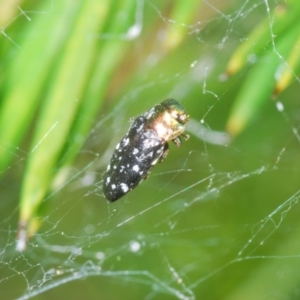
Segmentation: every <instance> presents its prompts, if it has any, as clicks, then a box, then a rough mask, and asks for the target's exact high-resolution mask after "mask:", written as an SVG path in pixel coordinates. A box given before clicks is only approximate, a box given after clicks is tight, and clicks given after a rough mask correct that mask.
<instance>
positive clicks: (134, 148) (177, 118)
mask: <svg viewBox="0 0 300 300" xmlns="http://www.w3.org/2000/svg"><path fill="white" fill-rule="evenodd" d="M188 120H189V115H188V114H187V112H186V110H185V109H184V107H183V106H182V105H181V104H180V103H179V102H178V101H177V100H175V99H167V100H164V101H163V102H161V103H160V104H157V105H155V106H154V107H152V108H151V109H149V110H148V111H146V112H145V113H143V114H142V115H140V116H139V117H137V118H135V119H134V120H133V122H132V125H131V126H130V128H129V130H128V132H127V133H126V134H125V136H124V137H123V138H122V139H121V141H120V142H119V143H118V144H117V146H116V148H115V150H114V153H113V155H112V157H111V160H110V163H109V165H108V166H107V169H106V172H105V174H104V177H103V193H104V196H105V197H106V199H107V200H109V201H112V202H113V201H116V200H118V199H119V198H121V197H122V196H124V195H125V194H127V193H128V192H129V191H131V190H133V189H134V188H135V187H137V186H138V185H139V183H140V182H141V181H143V180H144V179H146V178H147V177H148V175H149V173H150V171H151V168H152V167H153V166H154V165H155V164H156V163H157V162H161V161H163V160H164V159H165V158H166V156H167V154H168V151H169V145H168V141H170V140H171V141H173V142H174V143H175V145H176V146H177V147H180V146H181V138H180V137H183V138H184V139H186V140H187V139H188V138H189V136H188V135H187V134H184V130H185V124H186V123H187V122H188Z"/></svg>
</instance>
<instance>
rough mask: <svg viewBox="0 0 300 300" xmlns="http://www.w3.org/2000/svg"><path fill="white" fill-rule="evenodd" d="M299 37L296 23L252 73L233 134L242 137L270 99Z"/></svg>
mask: <svg viewBox="0 0 300 300" xmlns="http://www.w3.org/2000/svg"><path fill="white" fill-rule="evenodd" d="M298 34H299V23H295V24H294V27H293V28H291V29H290V31H289V32H287V33H286V34H285V35H284V36H282V37H281V38H280V39H279V40H278V42H277V41H276V48H275V49H273V48H272V49H270V50H269V51H267V53H266V54H265V55H263V56H262V57H260V59H259V61H258V62H257V63H256V64H255V65H254V66H253V67H252V69H251V70H250V71H249V74H248V76H247V79H246V80H245V82H244V83H243V85H242V87H241V90H240V91H239V94H238V96H237V98H236V100H235V102H234V104H233V107H232V110H231V113H230V116H229V119H228V122H227V130H228V132H229V133H230V134H232V135H237V134H239V133H240V132H241V131H242V130H243V129H244V128H245V126H246V125H247V124H248V123H249V121H250V120H251V119H252V118H253V117H254V116H255V115H256V113H257V112H258V111H259V109H260V108H261V106H262V105H263V104H264V103H265V101H266V100H268V99H270V95H271V94H272V91H273V90H274V87H275V83H276V71H278V68H279V67H280V66H281V65H283V64H286V62H285V59H284V58H285V57H287V56H288V55H289V53H290V49H292V48H293V47H294V44H295V40H296V39H297V38H298Z"/></svg>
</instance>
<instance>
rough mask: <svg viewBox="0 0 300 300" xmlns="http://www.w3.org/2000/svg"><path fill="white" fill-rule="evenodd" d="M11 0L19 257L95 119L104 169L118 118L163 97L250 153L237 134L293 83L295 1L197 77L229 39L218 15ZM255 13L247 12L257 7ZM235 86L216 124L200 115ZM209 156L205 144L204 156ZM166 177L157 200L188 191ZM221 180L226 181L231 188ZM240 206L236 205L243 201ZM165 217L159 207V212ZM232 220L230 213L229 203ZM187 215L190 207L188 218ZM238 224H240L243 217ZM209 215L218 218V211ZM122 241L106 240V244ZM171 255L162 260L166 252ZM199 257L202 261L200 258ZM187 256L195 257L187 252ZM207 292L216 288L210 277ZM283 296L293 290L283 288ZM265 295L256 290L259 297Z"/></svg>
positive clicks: (7, 36)
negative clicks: (207, 99) (209, 101)
mask: <svg viewBox="0 0 300 300" xmlns="http://www.w3.org/2000/svg"><path fill="white" fill-rule="evenodd" d="M232 2H234V1H232ZM11 3H12V2H11V1H2V2H1V4H0V16H1V13H2V14H3V15H4V16H5V18H4V17H3V18H1V17H0V21H1V22H2V24H1V26H2V28H3V30H2V36H1V44H2V45H1V49H0V66H1V74H0V86H1V92H0V93H1V100H0V105H1V106H0V128H1V130H0V174H1V175H2V176H3V177H4V176H5V174H6V172H8V171H10V170H11V169H12V168H13V167H14V166H15V165H22V163H20V162H24V164H25V166H24V169H22V185H21V192H20V206H19V209H20V218H19V222H20V229H19V244H18V250H24V249H25V247H26V239H27V237H28V236H31V235H34V234H36V232H37V231H38V229H39V227H40V225H41V224H40V220H41V218H40V214H41V211H42V209H43V205H44V204H45V202H47V201H45V199H48V197H49V195H51V193H53V192H55V191H58V190H59V189H61V187H63V186H64V185H66V183H68V180H70V176H71V174H72V168H73V166H74V164H76V162H75V159H76V157H77V155H78V154H79V153H80V150H81V149H82V147H83V145H84V143H85V142H86V140H87V137H88V136H89V134H90V132H91V131H92V129H95V128H97V127H96V126H95V123H96V121H97V120H100V122H102V121H103V120H104V119H106V117H107V118H109V119H110V122H111V123H110V124H109V126H107V127H106V126H105V125H103V126H101V127H100V131H101V133H100V134H99V136H100V139H98V140H97V142H98V144H97V146H96V148H97V150H96V151H98V149H100V150H99V153H100V154H99V155H100V156H102V157H103V160H104V161H105V160H106V162H107V159H108V158H107V155H106V154H107V153H106V151H107V152H109V153H111V150H112V147H113V146H114V145H110V143H113V142H114V138H115V136H116V138H118V135H119V132H120V127H123V126H124V124H126V126H127V125H128V124H127V123H126V119H127V117H129V116H130V115H131V116H132V115H137V114H139V113H141V111H144V109H145V108H149V107H151V106H152V105H153V104H155V103H157V102H159V101H161V100H163V99H164V98H165V97H169V95H172V96H173V95H175V96H176V95H179V96H181V97H182V98H186V99H187V98H189V99H192V100H191V101H187V102H186V103H184V105H185V106H186V107H187V110H188V111H189V112H190V115H191V117H192V118H194V119H195V120H200V119H201V118H202V117H203V115H205V117H206V115H207V118H206V120H205V121H206V122H208V123H209V124H210V121H211V123H212V124H213V126H212V127H214V128H218V129H220V130H223V131H224V130H227V131H228V132H229V133H230V134H232V135H233V136H238V135H239V138H240V139H241V140H242V139H243V138H245V139H246V140H245V141H243V142H244V143H245V145H247V147H245V148H246V149H250V146H252V148H251V151H252V154H253V153H254V154H253V156H255V154H256V152H258V150H257V148H255V147H258V146H257V144H258V143H253V139H252V138H249V136H246V137H243V132H244V130H245V129H246V128H247V127H248V126H251V122H252V121H253V120H254V119H255V117H256V116H257V114H258V113H259V112H260V111H262V110H263V108H264V105H265V104H266V103H267V102H268V101H269V100H270V99H271V98H272V97H275V96H277V95H278V94H279V93H281V92H282V91H283V90H284V89H286V88H287V87H288V85H290V84H291V83H292V82H293V81H294V80H295V79H297V75H296V74H297V73H298V71H299V67H300V64H299V57H300V52H299V51H298V49H299V44H300V42H299V39H300V38H299V30H298V28H299V15H300V4H299V2H297V1H288V2H284V3H283V4H274V3H272V7H270V10H269V11H268V10H267V9H266V7H264V8H263V12H264V14H263V17H257V19H255V21H253V22H254V23H255V26H252V29H251V30H250V29H249V27H251V26H250V25H248V27H247V26H246V25H245V28H246V29H245V36H246V37H245V38H244V39H243V40H242V41H236V40H235V43H233V44H231V45H230V46H229V45H227V47H226V50H225V51H223V52H221V53H222V55H213V60H214V63H213V64H212V65H214V66H216V67H215V68H213V70H212V72H208V73H205V71H206V69H205V68H202V69H201V68H197V67H195V66H197V65H198V64H197V63H198V62H199V61H201V59H202V56H204V57H205V55H206V53H210V52H212V51H211V49H212V48H213V47H215V45H216V41H219V40H220V39H221V38H222V37H224V36H225V37H226V38H228V36H227V35H228V32H227V31H226V30H224V28H225V27H226V25H227V23H226V21H227V20H226V18H225V17H221V18H215V17H216V16H218V11H217V10H211V11H210V10H209V9H208V8H207V6H205V5H204V2H202V1H191V0H189V1H180V0H178V1H151V2H149V3H150V4H149V3H148V2H144V1H139V0H138V1H134V0H125V1H111V0H103V1H101V5H100V4H99V2H98V1H92V0H89V1H71V0H66V1H39V2H35V1H23V2H22V1H19V7H22V10H20V9H16V7H17V5H16V4H14V5H11ZM247 3H250V4H251V3H252V2H251V1H250V2H247ZM266 3H269V2H268V1H266ZM254 4H255V3H254ZM254 4H251V5H253V7H256V6H255V5H254ZM146 5H148V6H147V8H145V6H146ZM151 5H152V6H153V7H154V8H153V7H152V6H151ZM220 5H221V7H220V9H222V11H225V12H230V11H231V10H233V8H235V7H239V6H240V2H239V1H236V3H234V4H232V3H229V2H228V3H227V2H226V1H225V2H224V3H223V2H222V3H221V4H220ZM230 5H231V6H230ZM149 7H151V9H149ZM146 10H147V13H145V11H146ZM26 11H33V12H37V13H36V14H32V15H31V17H30V21H29V20H28V18H29V17H28V16H27V14H26ZM158 15H159V17H158ZM222 16H223V15H222ZM224 16H225V15H224ZM236 18H237V19H239V18H238V17H236ZM248 19H251V18H250V17H249V18H248ZM199 20H201V21H202V22H199ZM207 20H209V22H208V21H207ZM257 20H258V21H257ZM196 24H197V25H196ZM224 24H225V25H224ZM202 31H203V32H202ZM203 39H204V40H205V42H204V43H203ZM220 44H221V43H220ZM232 45H235V48H234V47H233V46H232ZM231 47H232V48H231ZM220 48H221V47H220ZM214 53H215V52H214ZM226 65H227V67H226ZM222 72H223V73H226V74H227V75H228V77H229V79H228V81H227V82H225V83H222V84H223V85H222V84H220V83H219V82H217V80H215V77H217V75H219V74H220V73H222ZM216 74H217V75H216ZM241 74H243V76H241ZM211 78H213V80H212V81H210V79H211ZM232 78H234V80H233V81H234V82H235V84H236V85H237V86H238V87H237V88H236V90H235V91H234V92H232V94H230V97H231V96H232V95H233V96H234V98H233V99H232V100H231V99H230V101H227V100H226V101H223V102H222V101H220V103H218V104H219V106H218V105H216V106H215V107H214V108H215V112H216V115H217V117H215V118H213V117H212V116H211V114H210V112H211V106H210V105H207V106H205V103H204V101H203V98H204V94H205V93H207V91H213V92H214V95H213V96H215V95H217V94H219V95H223V93H224V91H227V90H228V89H229V88H228V86H229V85H230V84H231V83H230V84H228V82H229V81H230V80H231V79H232ZM203 81H205V84H203ZM206 84H208V85H209V86H208V87H207V86H206ZM206 88H207V89H206ZM211 94H212V93H210V95H211ZM230 97H229V98H230ZM216 98H217V97H216ZM178 100H180V101H181V100H182V99H180V98H179V99H178ZM129 108H130V113H129V112H128V110H129ZM201 109H202V111H201ZM203 112H204V113H203ZM127 114H129V115H127ZM99 116H100V117H99ZM272 117H273V118H274V116H273V115H272V114H270V119H269V123H268V122H266V124H264V125H265V126H264V128H263V129H262V130H261V131H259V132H255V134H256V136H258V137H259V135H260V134H261V135H263V134H265V135H264V136H266V135H268V136H269V132H271V131H272V132H273V133H274V132H275V131H276V130H274V128H273V127H272V124H271V125H270V123H272V121H273V120H274V119H272ZM276 126H278V127H276V128H279V127H280V126H279V125H276ZM115 128H117V130H116V132H114V129H115ZM106 129H107V130H106ZM264 130H265V131H266V132H267V134H266V132H264ZM273 130H274V131H273ZM282 135H283V136H284V137H285V135H284V134H283V133H282ZM258 137H257V140H259V138H258ZM89 146H90V145H89ZM276 146H277V145H276V141H275V142H274V144H272V145H269V147H270V148H271V147H274V148H276ZM209 147H210V145H206V151H207V148H209ZM19 149H21V150H22V151H18V150H19ZM96 151H95V152H96ZM185 151H186V155H187V157H188V158H191V160H192V159H193V162H192V165H191V166H192V167H195V169H200V168H202V169H201V172H203V173H204V174H205V176H207V177H205V176H203V178H211V177H210V175H211V173H209V171H210V168H209V167H207V169H205V168H204V167H203V165H201V163H200V162H201V159H203V157H202V156H201V155H200V154H198V152H196V151H195V150H191V151H190V152H189V150H185ZM218 151H219V150H216V152H218ZM249 151H250V150H249ZM268 151H270V150H269V148H268V147H266V149H265V152H264V155H266V156H267V154H265V153H268ZM277 154H278V152H276V155H277ZM176 155H177V156H176ZM179 156H180V155H179V154H178V153H177V154H174V157H175V159H174V161H176V159H178V160H180V159H181V161H180V163H181V164H180V166H181V167H182V166H185V162H186V161H185V158H179ZM243 158H244V159H241V160H240V161H235V160H233V159H232V157H231V155H228V157H226V154H225V155H224V153H222V155H216V156H214V155H211V157H210V159H211V160H212V161H210V162H209V164H208V165H209V166H211V165H215V164H216V165H222V163H223V161H226V163H227V164H228V165H227V166H228V168H229V169H230V168H232V169H233V170H235V169H234V167H235V166H236V164H238V165H239V167H240V169H241V170H246V171H245V173H247V172H250V171H249V170H252V169H251V168H252V167H253V161H251V160H248V159H247V158H246V159H245V157H243ZM263 158H265V157H263ZM268 158H269V157H268ZM186 160H188V159H186ZM77 163H78V162H77ZM172 163H173V161H172V162H171V160H168V161H166V162H165V163H164V164H166V165H167V166H168V164H169V166H170V165H171V164H172ZM259 163H260V162H259ZM210 164H211V165H210ZM85 165H86V164H85ZM258 165H259V164H258ZM260 166H261V165H259V167H260ZM198 167H199V168H198ZM187 172H188V170H187ZM216 173H218V172H216ZM220 173H221V172H220ZM207 174H208V175H207ZM172 176H173V175H172ZM174 177H175V176H174ZM174 177H169V179H170V182H169V183H168V184H166V186H167V187H166V188H165V189H164V190H163V191H162V194H163V195H166V197H167V195H168V193H170V194H172V193H173V189H175V188H176V187H177V186H179V187H181V185H182V188H181V191H185V188H186V187H185V185H187V184H188V176H186V177H184V176H183V178H182V179H181V181H180V182H179V183H178V182H177V181H175V180H171V179H173V178H174ZM220 177H221V176H220ZM197 180H199V179H197ZM222 180H224V179H223V178H220V182H221V183H218V184H219V190H222V188H223V185H222ZM226 180H227V181H226V183H227V184H228V181H229V179H228V178H226ZM151 184H152V188H153V189H157V186H158V185H159V179H157V177H155V176H153V178H152V181H151V182H150V185H151ZM198 184H199V185H201V181H199V182H197V183H196V184H195V185H193V186H189V188H188V190H189V193H190V195H196V196H195V197H196V198H197V199H202V198H201V197H202V196H203V195H205V196H206V195H207V191H205V188H203V190H204V191H203V195H202V194H200V196H199V191H198V190H195V189H194V187H195V186H197V185H198ZM225 185H226V184H225ZM228 185H229V184H228ZM255 192H256V191H255V190H254V189H253V188H252V186H251V183H250V184H249V186H248V185H247V190H246V191H245V193H247V194H251V193H253V194H254V196H253V198H255V196H256V194H255ZM147 197H148V194H147V193H146V195H145V198H146V199H147ZM209 197H213V196H212V195H210V196H209ZM237 198H239V199H240V195H238V196H237ZM143 200H145V199H143ZM195 202H196V200H195ZM166 205H167V204H166ZM235 205H236V204H235ZM169 209H170V208H169V207H167V208H166V210H165V211H169ZM201 209H202V208H201ZM241 209H242V208H241ZM247 209H249V208H248V207H247ZM61 210H63V209H62V208H61ZM178 210H179V209H178ZM188 210H189V209H188V208H186V211H188ZM140 211H141V208H140V207H138V208H136V212H140ZM232 211H233V212H235V211H236V206H234V207H232ZM195 212H196V210H193V211H191V212H190V214H191V215H192V214H193V213H195ZM255 213H256V212H255ZM264 213H267V212H265V211H264ZM134 214H135V212H132V215H134ZM244 215H246V216H247V217H248V210H245V212H244ZM249 215H250V214H249ZM150 216H151V212H150ZM251 216H253V215H251ZM155 217H156V216H155V215H153V216H152V218H150V219H151V220H152V222H153V224H152V223H151V224H147V225H148V226H150V227H151V226H152V227H154V226H155V225H156V224H155V223H156V222H157V219H156V218H155ZM218 217H219V218H222V217H223V218H225V216H224V214H223V211H222V210H221V212H220V215H219V216H218ZM238 217H240V218H243V217H241V216H238ZM162 218H164V217H162ZM204 218H205V216H204ZM216 218H217V217H216ZM249 218H250V217H249ZM247 220H248V219H247ZM193 221H194V218H188V220H185V222H186V223H188V224H190V223H191V224H192V225H190V226H191V228H193V226H195V225H194V224H193V223H192V222H193ZM189 222H190V223H189ZM228 222H229V224H228V227H230V221H228ZM245 222H246V221H245ZM251 222H254V221H253V220H250V221H249V223H250V224H252V223H251ZM186 223H185V224H186ZM133 224H134V222H133ZM65 225H66V226H67V225H68V224H65ZM76 225H77V224H71V225H69V226H72V227H76ZM196 226H198V224H196ZM112 236H113V235H112ZM120 236H122V235H121V234H120V235H118V234H116V236H113V237H114V238H115V240H114V243H115V242H116V240H118V239H120ZM216 236H222V232H217V233H216ZM294 240H295V236H292V238H291V240H290V243H289V244H291V245H292V247H294V244H293V243H292V241H294ZM195 243H196V241H195ZM188 246H189V245H188ZM170 248H172V247H170ZM174 248H176V247H173V248H172V249H171V251H174V252H175V250H174ZM95 251H96V250H95ZM220 251H221V250H220ZM222 251H223V250H222ZM281 251H282V249H281V248H280V249H279V250H278V253H280V254H279V255H283V254H282V252H281ZM203 252H205V251H204V250H203ZM196 253H197V255H199V254H198V249H197V252H196ZM174 255H177V253H176V254H174ZM220 256H222V255H220ZM224 256H225V254H224ZM193 259H194V260H197V259H198V258H197V256H196V254H195V257H194V258H193ZM226 260H227V261H228V258H225V261H226ZM131 263H132V264H134V261H133V262H131ZM143 263H144V262H143ZM129 265H130V264H129ZM128 269H130V268H129V267H128ZM274 269H276V266H275V265H273V264H272V263H270V265H268V266H267V268H266V269H265V270H266V273H267V274H269V273H270V272H271V273H274V272H275V271H274ZM203 274H205V272H204V273H203ZM197 276H198V273H197ZM244 276H246V275H244ZM263 276H266V275H263ZM295 278H296V277H295ZM259 281H263V278H262V277H260V276H259V274H258V275H257V276H255V278H254V279H253V280H252V281H251V280H250V281H248V282H247V284H245V286H240V287H239V288H240V289H238V290H237V292H236V295H237V296H236V298H234V297H235V295H233V296H232V298H230V299H241V298H240V295H245V293H247V295H248V298H247V299H256V298H255V297H256V295H255V294H253V295H255V296H253V298H251V295H250V292H251V291H252V290H253V289H255V287H256V286H257V283H258V282H259ZM268 282H269V283H270V281H268ZM216 284H219V282H218V280H216ZM230 284H232V283H230ZM284 288H286V289H287V290H290V289H291V288H290V285H288V284H287V285H286V286H285V287H284ZM228 289H229V288H228ZM222 291H223V290H222ZM246 291H247V292H246ZM248 291H249V292H248ZM210 292H211V293H215V295H218V293H222V292H219V291H218V290H217V289H216V290H215V291H210ZM265 292H266V290H265V289H264V287H262V290H259V292H258V293H259V294H264V293H265ZM221 296H222V294H219V297H221ZM216 297H217V296H216ZM219 299H220V298H219Z"/></svg>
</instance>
